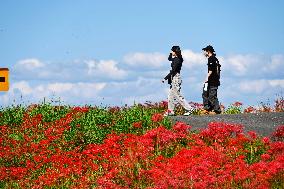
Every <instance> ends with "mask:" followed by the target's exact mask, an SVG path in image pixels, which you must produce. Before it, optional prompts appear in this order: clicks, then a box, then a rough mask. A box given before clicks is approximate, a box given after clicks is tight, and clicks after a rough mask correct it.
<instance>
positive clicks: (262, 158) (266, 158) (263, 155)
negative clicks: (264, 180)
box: [261, 154, 270, 161]
mask: <svg viewBox="0 0 284 189" xmlns="http://www.w3.org/2000/svg"><path fill="white" fill-rule="evenodd" d="M261 160H262V161H269V160H270V155H269V154H262V155H261Z"/></svg>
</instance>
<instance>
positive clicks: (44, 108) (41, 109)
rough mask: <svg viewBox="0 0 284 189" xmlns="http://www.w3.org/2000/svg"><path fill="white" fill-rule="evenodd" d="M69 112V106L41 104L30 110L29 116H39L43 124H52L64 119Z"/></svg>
mask: <svg viewBox="0 0 284 189" xmlns="http://www.w3.org/2000/svg"><path fill="white" fill-rule="evenodd" d="M69 111H70V107H69V106H53V105H52V104H51V103H42V104H40V105H36V106H35V107H34V108H32V109H31V110H30V112H29V114H30V115H31V116H34V115H37V114H41V115H42V116H43V118H42V120H43V122H52V121H55V120H58V119H60V118H62V117H64V116H65V115H66V114H67V113H68V112H69Z"/></svg>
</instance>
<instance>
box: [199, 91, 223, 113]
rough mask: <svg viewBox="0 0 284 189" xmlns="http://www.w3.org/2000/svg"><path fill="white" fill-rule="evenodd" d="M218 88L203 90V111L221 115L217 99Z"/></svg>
mask: <svg viewBox="0 0 284 189" xmlns="http://www.w3.org/2000/svg"><path fill="white" fill-rule="evenodd" d="M217 90H218V87H216V86H208V88H207V91H205V90H204V89H203V93H202V98H203V106H204V109H205V110H208V111H212V110H213V111H214V112H216V113H221V109H220V105H219V101H218V97H217Z"/></svg>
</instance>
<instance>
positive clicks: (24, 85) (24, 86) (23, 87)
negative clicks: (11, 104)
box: [10, 81, 33, 95]
mask: <svg viewBox="0 0 284 189" xmlns="http://www.w3.org/2000/svg"><path fill="white" fill-rule="evenodd" d="M15 89H16V90H19V91H20V92H21V93H22V94H23V95H29V94H31V93H32V91H33V89H32V88H31V87H30V85H29V83H28V82H26V81H20V82H17V83H14V84H12V85H11V88H10V90H12V91H13V90H15Z"/></svg>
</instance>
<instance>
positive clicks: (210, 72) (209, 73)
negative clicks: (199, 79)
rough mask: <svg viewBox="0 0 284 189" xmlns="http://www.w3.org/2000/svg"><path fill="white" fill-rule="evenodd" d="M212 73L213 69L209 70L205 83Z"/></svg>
mask: <svg viewBox="0 0 284 189" xmlns="http://www.w3.org/2000/svg"><path fill="white" fill-rule="evenodd" d="M211 74H212V71H211V70H209V72H208V74H207V77H206V78H205V83H208V79H209V77H210V75H211Z"/></svg>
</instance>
